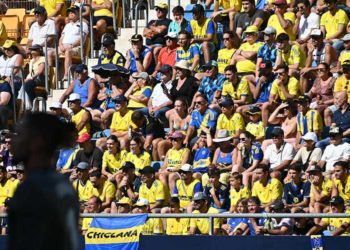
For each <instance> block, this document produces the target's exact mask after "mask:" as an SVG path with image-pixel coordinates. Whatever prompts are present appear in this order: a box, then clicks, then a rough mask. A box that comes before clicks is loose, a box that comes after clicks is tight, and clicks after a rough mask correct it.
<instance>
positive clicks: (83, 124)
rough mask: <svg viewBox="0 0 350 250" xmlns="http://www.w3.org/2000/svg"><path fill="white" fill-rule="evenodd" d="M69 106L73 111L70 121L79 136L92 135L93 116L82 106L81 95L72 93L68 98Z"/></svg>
mask: <svg viewBox="0 0 350 250" xmlns="http://www.w3.org/2000/svg"><path fill="white" fill-rule="evenodd" d="M68 106H69V108H70V109H71V111H72V114H71V117H70V121H71V122H73V123H74V124H75V127H76V129H77V130H78V133H79V135H82V134H85V133H87V134H90V132H91V131H90V129H91V126H90V122H91V114H90V112H89V111H88V110H86V109H85V108H83V107H82V106H81V98H80V95H79V94H76V93H72V94H70V95H69V98H68Z"/></svg>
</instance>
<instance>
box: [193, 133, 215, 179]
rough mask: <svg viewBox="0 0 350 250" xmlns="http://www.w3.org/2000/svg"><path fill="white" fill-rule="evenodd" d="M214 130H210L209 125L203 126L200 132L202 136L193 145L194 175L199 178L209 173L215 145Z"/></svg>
mask: <svg viewBox="0 0 350 250" xmlns="http://www.w3.org/2000/svg"><path fill="white" fill-rule="evenodd" d="M213 133H214V131H213V130H209V128H207V127H203V128H202V131H201V133H200V137H199V138H198V140H197V141H196V143H195V145H194V146H193V147H192V152H193V153H194V158H193V172H194V174H193V177H195V178H197V179H198V180H201V179H202V175H203V174H205V173H207V172H208V170H209V166H210V163H211V158H212V157H211V155H212V152H213V151H214V149H215V147H214V144H213V139H212V134H213Z"/></svg>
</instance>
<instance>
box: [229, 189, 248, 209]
mask: <svg viewBox="0 0 350 250" xmlns="http://www.w3.org/2000/svg"><path fill="white" fill-rule="evenodd" d="M249 197H250V190H249V188H248V187H245V186H242V187H241V188H240V189H239V190H238V191H237V190H236V189H234V188H232V187H231V190H230V201H231V207H234V206H236V204H237V202H238V201H239V200H240V199H242V198H249Z"/></svg>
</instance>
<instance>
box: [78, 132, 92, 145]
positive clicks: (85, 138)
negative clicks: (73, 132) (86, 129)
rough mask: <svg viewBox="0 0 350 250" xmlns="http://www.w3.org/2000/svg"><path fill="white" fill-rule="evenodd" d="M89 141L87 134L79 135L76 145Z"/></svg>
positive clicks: (89, 137)
mask: <svg viewBox="0 0 350 250" xmlns="http://www.w3.org/2000/svg"><path fill="white" fill-rule="evenodd" d="M90 139H91V136H90V135H89V134H88V133H84V134H81V135H79V137H78V140H77V142H78V143H84V142H87V141H89V140H90Z"/></svg>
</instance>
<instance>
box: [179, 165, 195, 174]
mask: <svg viewBox="0 0 350 250" xmlns="http://www.w3.org/2000/svg"><path fill="white" fill-rule="evenodd" d="M181 170H182V171H184V172H192V171H193V167H192V165H191V164H188V163H186V164H184V165H182V166H181Z"/></svg>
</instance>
